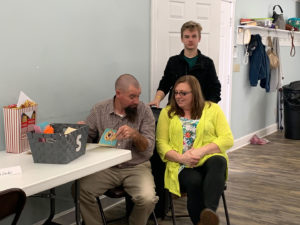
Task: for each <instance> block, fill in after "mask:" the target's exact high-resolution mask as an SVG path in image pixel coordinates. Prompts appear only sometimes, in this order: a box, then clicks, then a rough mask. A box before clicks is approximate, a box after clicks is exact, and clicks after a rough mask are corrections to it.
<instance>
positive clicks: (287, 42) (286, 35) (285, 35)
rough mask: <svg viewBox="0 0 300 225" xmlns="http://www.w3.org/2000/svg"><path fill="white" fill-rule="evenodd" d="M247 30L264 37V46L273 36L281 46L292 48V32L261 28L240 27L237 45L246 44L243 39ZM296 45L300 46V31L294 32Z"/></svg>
mask: <svg viewBox="0 0 300 225" xmlns="http://www.w3.org/2000/svg"><path fill="white" fill-rule="evenodd" d="M246 29H248V30H250V32H251V34H260V36H261V37H262V42H263V43H264V44H266V39H267V37H268V36H271V37H278V38H279V43H280V45H281V46H291V42H292V39H291V33H292V32H291V31H289V30H280V29H273V28H267V27H260V26H238V27H237V38H236V44H237V45H243V44H244V43H243V38H244V31H245V30H246ZM294 45H295V46H300V31H295V32H294Z"/></svg>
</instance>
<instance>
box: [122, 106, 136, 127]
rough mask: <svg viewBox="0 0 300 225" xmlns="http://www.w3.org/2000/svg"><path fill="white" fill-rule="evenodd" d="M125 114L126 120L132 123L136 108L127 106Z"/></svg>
mask: <svg viewBox="0 0 300 225" xmlns="http://www.w3.org/2000/svg"><path fill="white" fill-rule="evenodd" d="M125 113H126V116H127V118H128V120H129V121H130V122H132V123H133V122H134V121H135V119H136V117H137V107H136V106H133V107H132V106H128V107H126V108H125Z"/></svg>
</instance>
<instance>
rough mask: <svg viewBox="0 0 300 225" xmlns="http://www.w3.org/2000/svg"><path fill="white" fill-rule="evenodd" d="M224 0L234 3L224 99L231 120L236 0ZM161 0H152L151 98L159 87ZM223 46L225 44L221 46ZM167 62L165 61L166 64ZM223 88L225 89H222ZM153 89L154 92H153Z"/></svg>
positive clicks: (226, 111)
mask: <svg viewBox="0 0 300 225" xmlns="http://www.w3.org/2000/svg"><path fill="white" fill-rule="evenodd" d="M221 1H224V2H229V3H231V4H232V10H231V23H232V27H233V29H232V34H231V36H232V42H231V46H230V47H231V48H230V49H231V53H230V55H231V57H228V58H226V61H225V62H224V63H229V64H230V65H231V67H230V68H231V71H228V73H229V77H228V78H227V79H226V80H227V81H228V85H227V89H226V90H224V99H226V102H225V105H226V107H225V108H226V110H225V111H224V113H225V116H226V118H227V120H228V122H230V118H231V93H232V65H233V46H234V13H235V2H236V0H221ZM159 2H160V0H151V42H150V43H151V49H150V50H151V56H150V100H151V99H153V98H154V95H155V91H154V90H155V89H154V88H157V87H154V77H155V76H154V74H157V73H158V71H157V65H158V63H159V62H158V61H157V59H158V48H157V43H158V40H157V36H158V29H157V28H158V26H157V24H158V21H157V18H158V10H157V9H158V7H159ZM219 47H220V48H222V47H223V46H219ZM166 63H167V62H165V64H166ZM215 66H216V67H218V68H219V67H220V60H219V65H215ZM217 70H218V71H219V69H217ZM162 75H163V74H162ZM221 90H223V89H221ZM152 91H153V93H152Z"/></svg>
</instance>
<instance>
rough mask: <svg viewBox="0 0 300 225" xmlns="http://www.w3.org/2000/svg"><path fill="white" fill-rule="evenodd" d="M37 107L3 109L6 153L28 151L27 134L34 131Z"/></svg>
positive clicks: (6, 107)
mask: <svg viewBox="0 0 300 225" xmlns="http://www.w3.org/2000/svg"><path fill="white" fill-rule="evenodd" d="M36 114H37V105H34V106H31V107H27V108H20V109H18V108H10V107H8V106H5V107H3V115H4V133H5V143H6V152H9V153H22V152H24V151H27V150H29V143H28V139H27V134H26V133H27V132H29V131H32V130H34V128H33V125H35V123H36Z"/></svg>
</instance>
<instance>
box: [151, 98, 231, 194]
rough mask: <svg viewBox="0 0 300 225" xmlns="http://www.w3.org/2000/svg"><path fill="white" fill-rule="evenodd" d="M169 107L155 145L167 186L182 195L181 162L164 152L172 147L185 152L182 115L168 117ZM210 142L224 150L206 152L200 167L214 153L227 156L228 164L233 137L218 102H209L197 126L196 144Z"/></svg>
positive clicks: (199, 145) (158, 127)
mask: <svg viewBox="0 0 300 225" xmlns="http://www.w3.org/2000/svg"><path fill="white" fill-rule="evenodd" d="M169 109H170V107H169V106H167V107H166V108H164V109H162V111H161V113H160V115H159V119H158V123H157V128H156V148H157V151H158V153H159V155H160V157H161V159H162V160H163V161H164V162H166V170H165V188H166V189H169V191H170V192H172V193H173V194H176V195H178V196H181V194H180V187H179V181H178V169H179V167H180V164H179V163H177V162H172V161H169V160H167V159H166V158H165V155H166V153H167V152H168V151H170V150H175V151H176V152H178V153H180V154H182V149H183V130H182V124H181V121H180V118H179V116H177V115H176V116H173V117H172V118H169V116H168V110H169ZM209 143H215V144H217V145H218V146H219V148H220V150H221V153H214V154H209V155H205V156H204V157H203V158H201V159H200V161H199V163H198V164H197V166H201V165H203V164H204V162H205V161H206V160H207V159H208V158H210V157H212V156H214V155H221V156H223V157H225V159H226V160H227V164H228V156H227V154H226V150H228V149H229V148H230V147H231V146H232V145H233V136H232V133H231V130H230V127H229V124H228V122H227V120H226V117H225V115H224V113H223V111H222V109H221V108H220V106H219V105H218V104H215V103H212V102H206V103H205V106H204V109H203V112H202V116H201V118H200V121H199V123H198V125H197V127H196V139H195V141H194V144H193V147H194V148H200V147H202V146H204V145H207V144H209Z"/></svg>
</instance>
